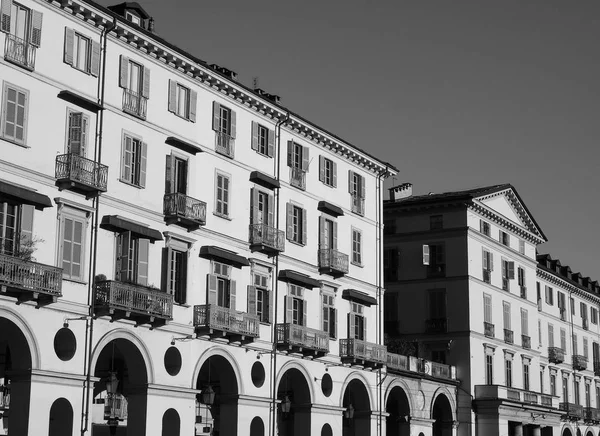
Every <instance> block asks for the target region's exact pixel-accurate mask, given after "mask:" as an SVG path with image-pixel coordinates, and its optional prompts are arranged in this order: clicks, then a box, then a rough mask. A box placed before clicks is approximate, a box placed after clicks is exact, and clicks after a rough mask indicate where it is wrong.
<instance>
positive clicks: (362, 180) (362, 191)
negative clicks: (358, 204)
mask: <svg viewBox="0 0 600 436" xmlns="http://www.w3.org/2000/svg"><path fill="white" fill-rule="evenodd" d="M359 180H360V182H359V183H360V186H359V195H360V198H365V196H366V189H367V187H366V186H365V182H366V179H365V177H364V176H360V177H359Z"/></svg>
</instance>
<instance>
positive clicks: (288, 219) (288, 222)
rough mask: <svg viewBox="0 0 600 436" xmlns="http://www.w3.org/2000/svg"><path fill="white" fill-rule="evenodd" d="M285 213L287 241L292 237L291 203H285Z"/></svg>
mask: <svg viewBox="0 0 600 436" xmlns="http://www.w3.org/2000/svg"><path fill="white" fill-rule="evenodd" d="M285 215H286V220H285V224H286V235H285V236H286V238H287V240H288V241H292V240H293V239H294V206H292V203H286V205H285Z"/></svg>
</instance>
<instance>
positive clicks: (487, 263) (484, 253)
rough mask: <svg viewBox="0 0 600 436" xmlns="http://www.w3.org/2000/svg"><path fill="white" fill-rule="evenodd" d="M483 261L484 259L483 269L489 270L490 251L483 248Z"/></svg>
mask: <svg viewBox="0 0 600 436" xmlns="http://www.w3.org/2000/svg"><path fill="white" fill-rule="evenodd" d="M481 253H482V261H483V269H484V270H486V271H487V270H489V267H490V264H489V262H488V259H489V258H488V252H487V251H485V250H482V252H481Z"/></svg>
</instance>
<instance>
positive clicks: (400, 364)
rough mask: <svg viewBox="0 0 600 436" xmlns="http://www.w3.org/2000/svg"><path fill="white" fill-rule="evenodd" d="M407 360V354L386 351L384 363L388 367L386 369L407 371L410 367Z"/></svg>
mask: <svg viewBox="0 0 600 436" xmlns="http://www.w3.org/2000/svg"><path fill="white" fill-rule="evenodd" d="M408 362H409V360H408V356H403V355H402V354H394V353H387V356H386V362H385V364H386V366H387V368H388V371H389V370H392V371H394V370H396V371H409V370H410V367H409V364H408Z"/></svg>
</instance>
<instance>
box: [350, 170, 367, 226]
mask: <svg viewBox="0 0 600 436" xmlns="http://www.w3.org/2000/svg"><path fill="white" fill-rule="evenodd" d="M348 192H349V193H350V197H351V200H352V212H354V213H356V214H358V215H364V214H365V197H366V195H365V194H366V188H365V178H364V177H363V176H361V175H360V174H358V173H356V172H354V171H352V170H348Z"/></svg>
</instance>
